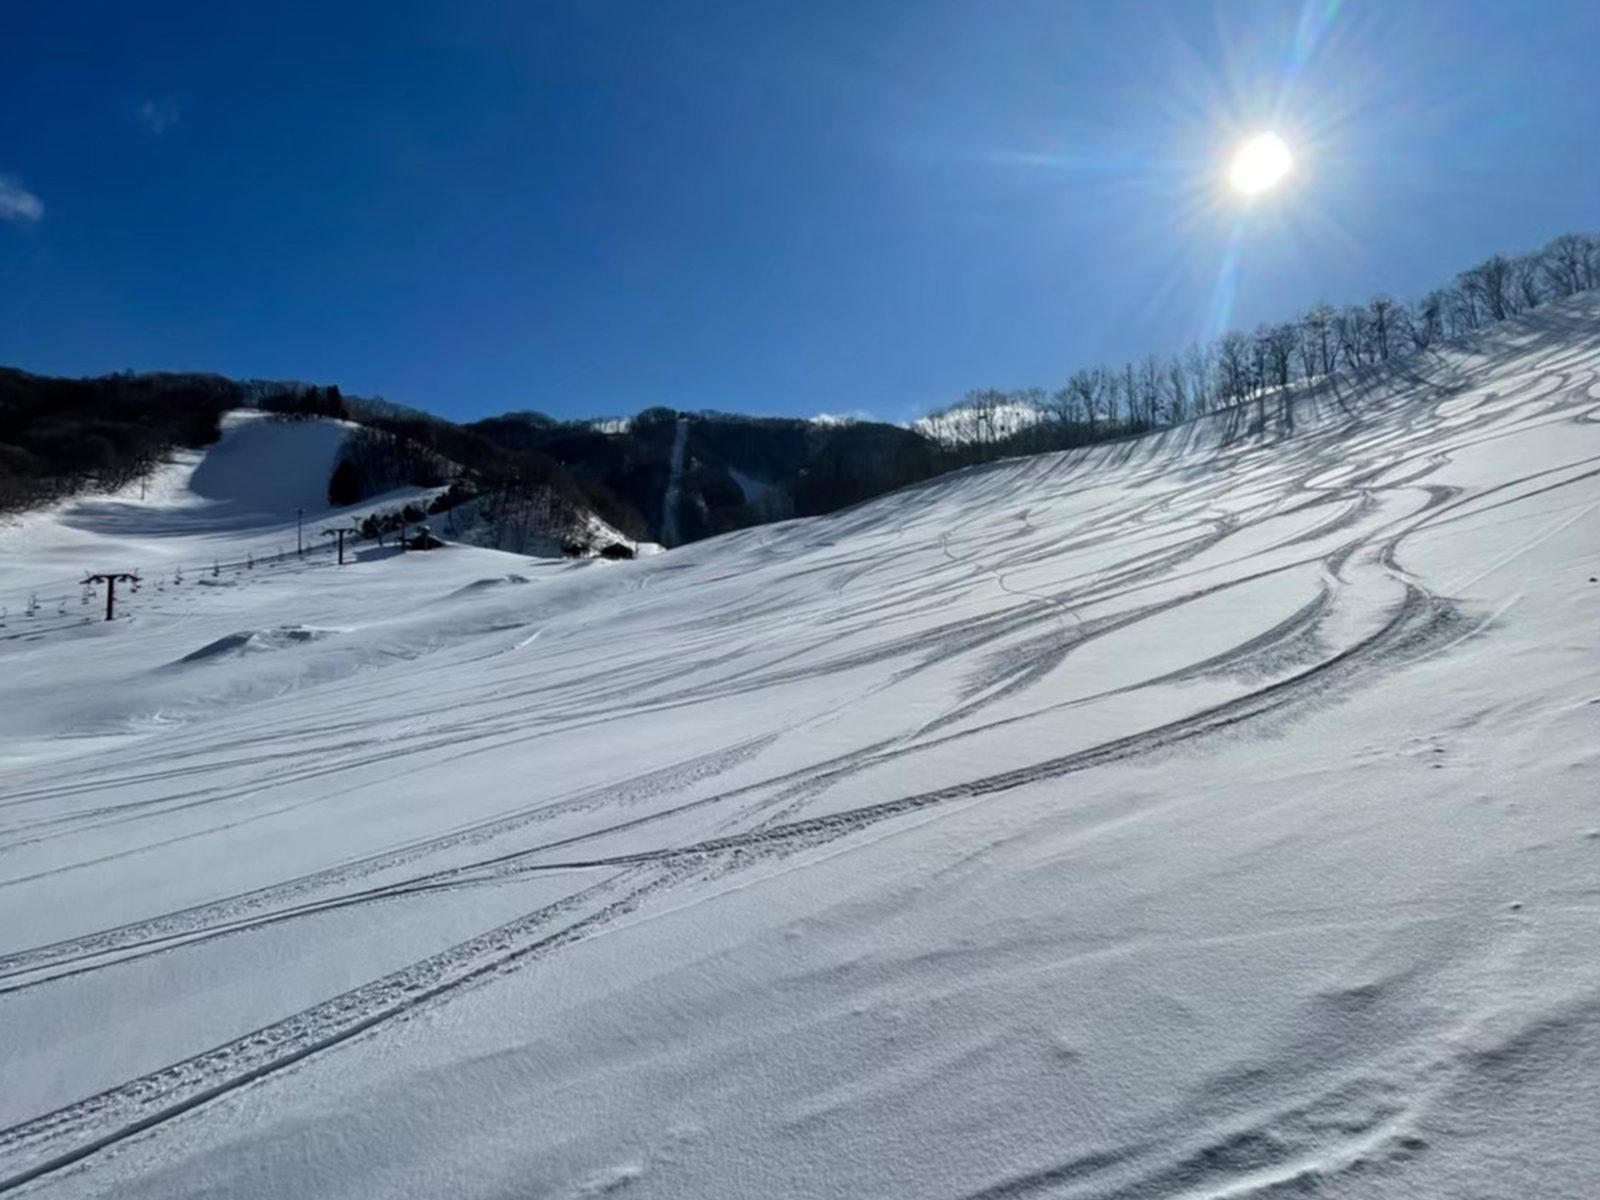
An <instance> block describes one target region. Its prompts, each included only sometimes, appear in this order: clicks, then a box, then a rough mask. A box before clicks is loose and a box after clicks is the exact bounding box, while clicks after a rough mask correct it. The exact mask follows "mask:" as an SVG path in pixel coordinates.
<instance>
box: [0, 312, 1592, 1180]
mask: <svg viewBox="0 0 1600 1200" xmlns="http://www.w3.org/2000/svg"><path fill="white" fill-rule="evenodd" d="M1258 420H1261V421H1264V424H1262V425H1260V426H1256V422H1257V421H1258ZM1597 422H1600V305H1597V303H1596V301H1595V299H1594V298H1593V297H1592V296H1590V297H1587V298H1581V299H1580V300H1578V301H1574V302H1567V303H1563V304H1560V305H1555V306H1551V307H1549V308H1546V309H1541V310H1539V312H1538V313H1537V314H1536V315H1534V316H1532V317H1529V318H1526V319H1522V320H1520V321H1513V322H1510V323H1507V324H1505V325H1502V326H1500V327H1497V328H1496V329H1494V330H1492V331H1490V332H1489V333H1487V334H1485V335H1484V336H1482V337H1481V338H1480V339H1479V340H1477V341H1476V342H1474V343H1472V344H1470V345H1468V346H1465V347H1455V348H1449V349H1446V350H1444V351H1442V352H1439V353H1435V354H1429V355H1423V356H1420V357H1419V358H1417V359H1415V360H1413V361H1411V362H1408V363H1407V364H1405V365H1404V366H1403V367H1401V368H1399V369H1397V370H1395V371H1393V372H1392V373H1390V374H1388V375H1386V376H1373V377H1371V378H1368V379H1366V380H1364V381H1361V380H1357V381H1351V380H1348V379H1346V380H1344V381H1342V382H1341V384H1340V385H1339V387H1337V388H1332V387H1323V388H1320V389H1318V390H1315V391H1312V392H1308V393H1307V394H1304V395H1301V396H1299V397H1298V398H1296V400H1295V402H1294V407H1293V408H1292V410H1291V411H1289V412H1287V413H1285V412H1283V411H1281V410H1280V406H1279V405H1278V403H1277V402H1276V401H1274V402H1273V404H1272V405H1270V406H1268V407H1267V411H1265V412H1264V413H1261V414H1258V413H1257V412H1256V410H1255V409H1254V408H1253V407H1252V408H1249V409H1244V410H1237V411H1232V412H1229V413H1224V414H1218V415H1214V416H1211V417H1208V418H1205V419H1202V420H1199V421H1196V422H1193V423H1191V424H1189V425H1186V426H1183V427H1180V428H1177V429H1174V430H1170V431H1167V432H1165V433H1162V434H1160V435H1158V436H1151V437H1147V438H1144V439H1141V440H1138V441H1133V442H1127V443H1120V444H1113V445H1102V446H1099V447H1095V448H1093V449H1090V450H1087V451H1083V452H1075V453H1069V454H1063V455H1046V456H1042V457H1037V458H1028V459H1021V460H1012V461H1005V462H999V463H995V464H992V465H990V466H987V467H983V468H979V469H973V470H968V471H964V472H961V473H958V474H955V475H950V476H946V477H943V478H940V479H937V480H934V481H932V482H930V483H928V484H925V485H922V486H919V487H914V488H911V489H908V490H905V491H902V492H898V493H895V494H892V495H889V496H886V497H883V498H881V499H879V500H877V501H874V502H872V503H868V504H865V505H862V506H860V507H857V508H854V509H851V510H849V511H846V512H843V513H840V514H837V515H835V516H832V517H828V518H821V519H812V520H804V521H791V522H787V523H784V524H780V525H773V526H767V527H764V528H758V529H752V530H748V531H745V532H741V533H737V534H733V535H730V536H725V537H721V538H717V539H714V540H711V541H707V542H700V543H696V544H694V545H690V546H687V547H684V548H681V549H678V550H675V551H672V552H670V553H666V554H660V555H657V556H655V557H652V558H648V559H644V560H640V561H637V562H627V563H610V562H602V561H588V562H558V561H551V560H535V559H528V558H523V557H516V556H512V555H509V554H502V553H498V552H494V551H490V550H483V549H476V548H471V547H459V546H450V547H447V548H445V549H443V550H439V551H435V552H432V553H428V554H408V555H405V556H401V555H399V554H396V553H393V552H392V551H390V550H383V551H380V550H378V549H377V548H376V547H374V546H370V545H363V546H361V547H359V550H358V553H357V555H356V558H355V561H352V562H351V563H349V564H348V565H346V566H344V567H337V566H335V565H334V564H333V561H332V551H331V549H330V548H329V545H328V544H327V543H328V539H323V538H320V537H317V538H316V539H315V540H316V543H317V545H316V549H315V550H314V551H313V552H312V553H310V554H308V555H307V556H306V557H304V558H301V557H299V556H296V555H295V554H294V553H293V550H294V545H295V536H296V519H297V514H296V509H304V510H305V528H306V530H307V537H308V540H309V539H310V537H311V535H312V534H313V533H317V532H319V531H320V530H321V529H322V528H323V527H325V526H326V525H327V524H328V523H329V521H330V520H331V516H330V514H328V513H327V512H326V511H325V509H324V507H323V500H322V496H323V489H324V487H325V483H326V478H327V476H326V470H327V468H328V466H329V465H330V463H331V461H332V456H333V455H334V454H335V453H336V448H337V442H338V437H339V435H340V431H339V429H338V427H337V426H333V425H330V424H319V423H314V422H313V423H305V424H278V423H272V422H267V421H264V420H262V419H260V418H253V417H249V416H240V417H236V418H233V419H232V420H231V421H230V424H229V429H228V433H227V435H226V436H225V437H224V439H223V441H222V442H221V443H220V444H219V445H218V446H216V447H213V448H212V449H211V450H210V451H209V452H208V453H204V454H193V455H188V456H186V457H184V458H182V459H181V460H180V461H177V462H175V463H173V464H172V465H170V466H168V467H166V468H164V469H163V471H162V473H161V474H160V475H159V476H158V477H157V478H155V479H153V480H152V481H150V482H149V483H148V484H147V486H146V488H145V491H144V496H143V498H142V499H141V498H140V495H139V489H138V488H137V487H135V488H134V489H131V490H130V491H129V492H128V493H127V494H125V495H122V496H117V497H112V498H92V499H84V500H81V501H78V502H75V503H72V504H68V505H64V506H62V507H59V508H57V509H55V510H52V511H50V512H46V513H39V514H31V515H28V516H26V517H23V518H21V519H19V520H14V521H12V522H11V523H10V524H8V525H6V526H4V527H0V604H3V605H4V606H5V608H6V612H7V615H6V618H5V624H4V628H3V629H0V680H3V687H0V1130H3V1132H0V1193H7V1194H16V1195H19V1196H39V1197H58V1196H59V1197H66V1196H73V1197H77V1196H105V1197H118V1198H119V1200H132V1198H135V1197H150V1198H155V1197H160V1198H163V1200H171V1198H173V1197H199V1196H210V1197H222V1196H227V1197H260V1198H262V1200H294V1198H301V1197H304V1198H313V1197H315V1198H317V1200H336V1198H356V1197H388V1196H395V1197H399V1196H416V1197H452V1198H459V1200H465V1198H483V1200H511V1198H522V1197H529V1198H531V1197H581V1196H597V1195H613V1194H617V1195H624V1196H628V1197H634V1196H641V1197H690V1198H695V1200H734V1198H739V1200H745V1198H752V1197H763V1198H764V1197H823V1196H826V1197H917V1198H922V1197H931V1198H946V1197H947V1198H950V1200H961V1198H966V1200H978V1198H984V1200H1000V1198H1006V1200H1021V1198H1025V1197H1026V1198H1032V1197H1051V1198H1054V1197H1061V1198H1066V1197H1073V1198H1081V1197H1105V1198H1110V1197H1116V1198H1123V1200H1131V1198H1136V1197H1137V1198H1143V1197H1245V1196H1250V1197H1259V1196H1288V1195H1295V1196H1298V1195H1302V1194H1307V1193H1310V1194H1315V1195H1318V1196H1329V1197H1406V1198H1411V1197H1419V1196H1427V1197H1534V1196H1537V1197H1540V1198H1542V1200H1549V1198H1551V1197H1575V1198H1576V1197H1588V1196H1592V1195H1594V1194H1595V1192H1594V1188H1595V1186H1596V1180H1600V1138H1597V1137H1596V1131H1597V1130H1600V940H1597V937H1596V916H1597V912H1600V811H1597V809H1600V788H1596V786H1595V785H1596V781H1597V770H1596V768H1597V761H1596V760H1597V754H1600V738H1597V733H1600V675H1597V671H1596V667H1597V658H1596V651H1595V639H1596V631H1597V630H1600V583H1596V582H1595V577H1596V576H1597V575H1600V539H1597V537H1596V524H1597V520H1600V423H1597ZM395 501H396V498H395V497H387V498H385V500H384V503H386V504H392V503H394V502H395ZM375 503H376V502H375ZM286 548H287V551H288V553H287V554H286V555H284V556H282V557H279V555H280V552H282V551H284V550H285V549H286ZM252 562H253V565H250V564H251V563H252ZM178 568H182V579H181V582H180V581H177V572H178ZM135 569H138V570H140V571H142V573H143V582H142V583H141V585H140V588H139V591H138V592H137V593H136V594H134V593H129V594H128V595H126V597H124V596H123V595H122V593H120V592H119V605H120V606H121V607H120V608H119V615H118V618H117V620H115V621H113V622H110V623H107V622H105V621H103V620H99V619H97V618H99V617H100V616H102V615H103V612H102V608H103V593H102V594H101V596H100V597H97V598H95V599H93V600H92V602H89V603H87V604H86V603H85V602H84V600H83V598H82V597H80V595H79V587H78V582H77V581H78V579H79V578H80V577H81V574H82V573H83V572H84V571H89V570H93V571H112V570H119V571H120V570H126V571H131V570H135ZM34 596H37V597H38V607H37V610H36V611H35V612H34V614H33V615H32V616H28V615H26V613H25V610H26V609H27V608H28V607H29V606H30V603H31V600H32V598H33V597H34Z"/></svg>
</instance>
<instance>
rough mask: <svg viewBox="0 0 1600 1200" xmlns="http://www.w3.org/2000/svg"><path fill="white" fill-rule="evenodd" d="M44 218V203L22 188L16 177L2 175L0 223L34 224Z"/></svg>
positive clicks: (0, 184)
mask: <svg viewBox="0 0 1600 1200" xmlns="http://www.w3.org/2000/svg"><path fill="white" fill-rule="evenodd" d="M42 216H44V201H43V200H41V199H39V197H37V196H35V195H34V194H33V193H32V192H30V191H29V190H28V189H27V188H25V187H23V186H22V180H20V179H18V178H17V177H16V176H14V175H0V221H15V222H16V223H17V224H19V225H26V224H32V223H33V222H34V221H37V220H38V219H39V218H40V217H42Z"/></svg>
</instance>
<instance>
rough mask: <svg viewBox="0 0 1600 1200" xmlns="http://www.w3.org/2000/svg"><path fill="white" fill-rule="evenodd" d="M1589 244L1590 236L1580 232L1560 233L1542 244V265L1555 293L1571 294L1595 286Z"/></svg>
mask: <svg viewBox="0 0 1600 1200" xmlns="http://www.w3.org/2000/svg"><path fill="white" fill-rule="evenodd" d="M1592 243H1593V239H1592V238H1586V237H1584V236H1583V235H1582V234H1578V233H1563V234H1562V235H1561V236H1560V237H1558V238H1553V239H1552V240H1551V242H1550V244H1549V245H1548V246H1546V247H1545V249H1544V254H1543V256H1542V260H1543V261H1542V265H1543V267H1544V273H1545V278H1546V280H1548V281H1549V284H1550V290H1551V291H1552V292H1553V293H1554V294H1555V295H1557V296H1570V295H1572V294H1573V293H1574V292H1581V291H1583V290H1584V289H1585V288H1589V287H1593V286H1594V274H1593V270H1592V267H1591V261H1592V258H1591V256H1592V249H1591V247H1592Z"/></svg>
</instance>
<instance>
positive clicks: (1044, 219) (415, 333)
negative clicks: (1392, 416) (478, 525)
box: [0, 0, 1600, 419]
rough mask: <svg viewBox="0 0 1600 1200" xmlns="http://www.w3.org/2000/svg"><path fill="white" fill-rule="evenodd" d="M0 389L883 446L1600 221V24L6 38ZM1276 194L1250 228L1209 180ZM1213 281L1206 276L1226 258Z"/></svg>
mask: <svg viewBox="0 0 1600 1200" xmlns="http://www.w3.org/2000/svg"><path fill="white" fill-rule="evenodd" d="M4 26H5V28H4V36H3V37H0V363H3V364H7V365H15V366H21V367H24V368H27V369H30V370H35V371H44V372H52V373H63V374H86V373H98V372H101V371H107V370H116V369H121V368H124V367H133V368H135V369H146V368H194V369H208V370H217V371H222V372H225V373H228V374H233V375H244V376H260V377H272V378H299V379H308V380H312V381H318V382H338V383H339V384H341V385H342V386H343V387H344V388H345V390H346V391H349V392H354V393H358V394H364V395H383V396H386V397H387V398H389V399H391V400H395V401H400V402H403V403H408V404H413V405H416V406H419V407H423V408H428V409H431V410H433V411H437V412H441V413H444V414H446V415H450V416H454V417H458V418H470V417H474V416H479V415H485V414H489V413H493V412H499V411H504V410H507V409H519V408H540V409H544V410H546V411H549V412H552V413H556V414H559V415H563V416H580V415H598V414H607V413H620V412H632V411H635V410H637V409H639V408H642V407H644V406H645V405H647V404H654V403H664V404H670V405H674V406H678V407H690V408H700V407H714V408H724V409H736V410H742V411H750V412H762V413H795V414H803V415H808V414H811V413H816V412H823V411H829V412H847V411H856V410H860V411H866V412H870V413H872V414H874V415H877V416H879V417H882V418H887V419H904V418H906V417H908V416H911V415H914V414H916V413H918V412H921V411H924V410H925V409H927V408H928V407H930V406H935V405H939V404H942V403H947V402H949V401H952V400H954V399H956V398H958V397H959V396H960V395H961V393H962V392H964V391H965V390H967V389H969V388H974V387H982V386H1000V387H1010V386H1020V385H1025V384H1033V383H1038V384H1042V385H1051V384H1055V383H1059V382H1060V381H1062V380H1063V379H1064V378H1065V376H1066V374H1067V373H1068V372H1069V371H1070V370H1072V369H1073V368H1074V367H1076V366H1079V365H1086V364H1092V363H1096V362H1100V361H1120V360H1122V359H1125V358H1128V357H1131V356H1138V355H1142V354H1143V353H1144V352H1146V351H1148V350H1157V351H1169V350H1177V349H1180V348H1182V346H1184V345H1185V344H1187V343H1188V342H1189V341H1190V340H1192V339H1193V338H1195V337H1199V336H1204V335H1206V334H1209V333H1214V332H1217V331H1218V330H1219V329H1220V328H1221V327H1222V326H1223V325H1232V326H1239V327H1246V328H1248V327H1251V326H1253V325H1254V324H1256V323H1257V322H1259V321H1261V320H1265V319H1271V318H1277V317H1284V316H1288V315H1291V314H1292V313H1293V312H1294V311H1295V310H1296V309H1297V308H1299V307H1302V306H1304V305H1306V304H1308V303H1310V302H1312V301H1315V300H1317V299H1319V298H1327V299H1329V300H1333V301H1336V302H1337V301H1344V300H1352V299H1359V298H1363V297H1365V296H1366V295H1368V294H1370V293H1371V292H1374V291H1377V290H1386V291H1390V292H1394V293H1396V294H1401V295H1406V294H1410V293H1413V292H1416V291H1419V290H1423V289H1425V288H1427V287H1428V286H1431V285H1432V284H1434V283H1435V282H1439V281H1442V280H1444V279H1445V278H1448V277H1449V276H1450V275H1451V274H1453V273H1454V272H1455V271H1456V270H1457V269H1459V268H1461V267H1463V266H1466V265H1470V263H1471V262H1472V261H1475V260H1476V259H1478V258H1481V257H1483V256H1485V255H1487V254H1488V253H1490V252H1492V251H1495V250H1500V249H1504V250H1508V251H1509V250H1519V249H1525V248H1531V247H1533V246H1536V245H1538V244H1541V243H1542V242H1544V241H1545V240H1546V239H1547V238H1549V237H1550V236H1552V235H1554V234H1556V233H1559V232H1565V231H1568V230H1572V229H1593V228H1595V227H1596V226H1600V155H1596V153H1595V149H1596V145H1595V132H1594V123H1593V122H1594V114H1595V113H1596V112H1600V70H1596V55H1597V47H1600V5H1595V4H1593V3H1592V2H1590V0H1586V2H1583V3H1570V4H1568V3H1556V2H1554V0H1543V2H1532V0H1521V2H1519V3H1516V4H1512V3H1508V2H1506V0H1495V2H1492V3H1491V2H1487V0H1440V2H1438V3H1429V2H1426V0H1408V2H1407V3H1404V4H1395V3H1392V2H1391V3H1381V4H1379V3H1362V2H1359V0H1343V2H1341V0H1317V2H1316V3H1310V4H1302V3H1215V4H1213V3H1206V2H1203V0H1183V2H1177V3H1170V4H1157V3H1138V2H1126V3H1124V2H1119V3H1115V4H1112V3H1109V2H1108V3H1100V2H1087V0H1086V2H1083V3H1067V2H1055V3H1052V2H1045V0H1005V2H1000V3H995V2H988V3H985V2H980V0H970V2H966V3H947V2H940V0H915V2H913V0H902V2H900V3H883V2H879V0H843V2H837V3H835V2H832V0H828V2H823V0H812V2H810V3H803V2H800V0H796V2H794V3H765V2H759V0H714V2H713V0H671V2H670V3H669V2H649V0H639V2H631V0H630V2H624V0H586V2H559V0H551V2H543V3H540V2H532V0H530V2H527V3H498V4H480V3H456V4H445V3H439V4H412V3H405V2H403V0H402V2H395V3H385V4H381V5H380V4H371V5H362V6H351V5H341V4H337V3H330V2H324V3H319V4H314V5H313V4H301V3H295V2H283V3H276V4H270V5H269V4H265V3H260V4H257V3H250V4H243V3H241V4H231V3H230V4H223V3H215V2H211V3H204V4H187V5H173V4H160V3H155V4H148V3H147V4H140V5H123V4H113V3H110V2H109V0H101V2H100V3H91V4H87V5H71V4H53V5H14V6H10V7H9V8H8V10H7V13H6V17H5V22H4ZM1258 129H1275V130H1277V131H1279V132H1280V133H1282V134H1283V135H1284V137H1285V138H1286V139H1287V140H1288V141H1289V143H1290V146H1291V148H1292V150H1293V151H1294V153H1295V155H1296V170H1295V172H1294V173H1293V175H1292V176H1291V178H1290V182H1289V184H1288V185H1287V186H1285V187H1284V188H1283V189H1281V190H1280V191H1278V192H1275V193H1273V194H1271V195H1269V196H1268V197H1266V198H1264V199H1263V200H1261V201H1258V202H1256V203H1255V204H1253V205H1250V206H1248V207H1246V206H1244V205H1243V204H1242V202H1240V201H1238V200H1237V199H1236V198H1234V197H1232V196H1230V195H1228V194H1226V192H1225V190H1224V189H1223V188H1222V187H1221V184H1220V181H1221V179H1222V177H1223V175H1224V172H1225V169H1226V165H1227V158H1228V154H1229V151H1230V148H1231V147H1232V146H1233V145H1234V144H1236V142H1237V141H1238V140H1239V139H1240V138H1241V137H1242V136H1244V135H1245V134H1247V133H1250V132H1253V131H1255V130H1258ZM1230 264H1231V267H1230Z"/></svg>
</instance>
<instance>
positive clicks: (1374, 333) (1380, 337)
mask: <svg viewBox="0 0 1600 1200" xmlns="http://www.w3.org/2000/svg"><path fill="white" fill-rule="evenodd" d="M1394 307H1395V305H1394V300H1393V298H1392V297H1390V296H1386V295H1384V294H1383V293H1382V292H1380V293H1378V295H1376V296H1374V297H1373V298H1372V299H1371V300H1369V301H1367V332H1368V334H1369V340H1370V341H1371V344H1372V352H1373V355H1374V356H1375V357H1376V358H1378V359H1380V360H1382V361H1383V362H1388V361H1389V331H1390V329H1391V328H1392V327H1393V323H1394Z"/></svg>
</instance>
